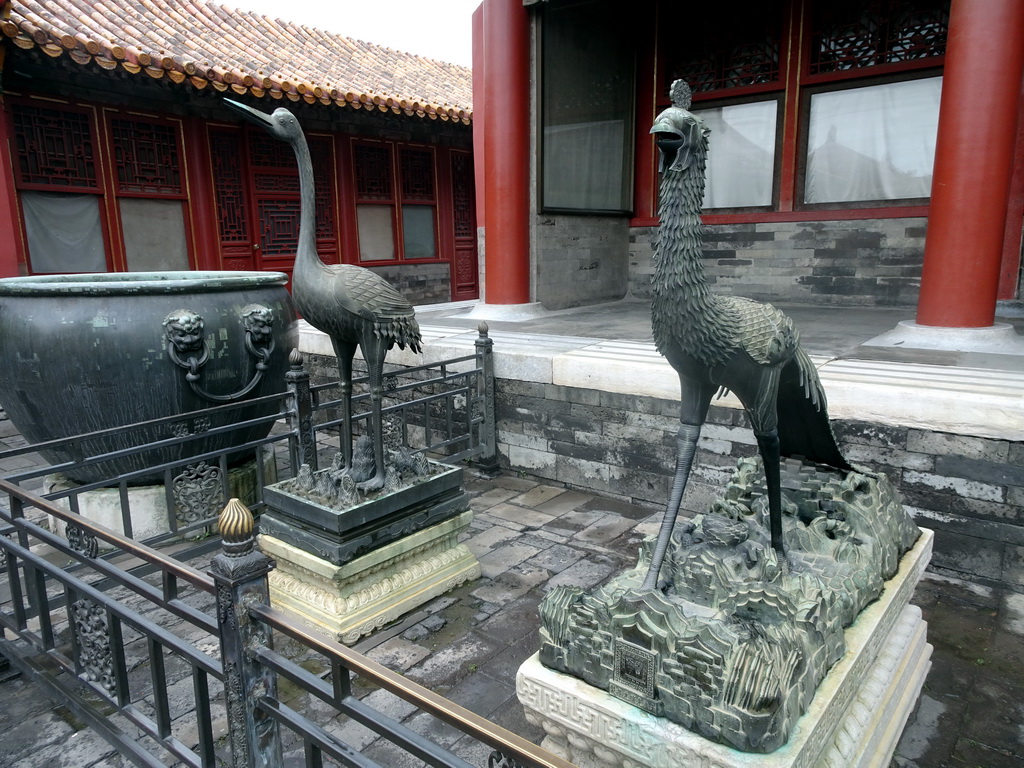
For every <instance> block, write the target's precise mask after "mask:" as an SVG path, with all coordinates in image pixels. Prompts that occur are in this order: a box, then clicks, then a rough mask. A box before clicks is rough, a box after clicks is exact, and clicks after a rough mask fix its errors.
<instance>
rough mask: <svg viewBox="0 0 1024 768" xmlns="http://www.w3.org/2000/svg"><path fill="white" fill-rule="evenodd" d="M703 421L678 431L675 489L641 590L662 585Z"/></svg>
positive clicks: (647, 590) (684, 426)
mask: <svg viewBox="0 0 1024 768" xmlns="http://www.w3.org/2000/svg"><path fill="white" fill-rule="evenodd" d="M700 428H701V425H700V424H680V425H679V432H678V433H677V434H676V472H675V476H674V477H673V479H672V491H671V493H670V494H669V499H668V507H666V509H665V517H663V518H662V520H661V529H660V530H659V531H658V538H657V539H656V540H655V542H654V552H653V553H652V554H651V567H650V569H649V570H648V571H647V578H645V579H644V583H643V586H642V587H641V589H642V590H643V591H645V592H649V591H653V590H655V589H657V587H658V574H659V573H660V572H661V564H662V562H664V560H665V553H666V552H667V551H668V543H669V541H670V540H671V538H672V529H673V528H675V524H676V516H677V515H678V514H679V505H680V504H681V503H682V501H683V492H684V491H685V490H686V482H687V480H688V479H689V477H690V467H692V466H693V457H694V455H696V453H697V440H698V439H699V438H700Z"/></svg>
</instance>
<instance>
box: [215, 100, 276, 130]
mask: <svg viewBox="0 0 1024 768" xmlns="http://www.w3.org/2000/svg"><path fill="white" fill-rule="evenodd" d="M224 103H225V104H227V105H228V106H229V107H231V108H232V109H233V110H235V111H236V112H238V113H239V114H241V115H242V116H243V117H246V118H248V119H249V120H252V121H253V122H254V123H256V124H257V125H260V126H262V127H263V128H265V129H266V128H268V127H269V126H270V125H272V122H271V120H270V115H268V114H266V113H265V112H260V111H259V110H258V109H253V108H252V107H249V106H246V105H245V104H242V103H241V102H239V101H235V100H233V99H224Z"/></svg>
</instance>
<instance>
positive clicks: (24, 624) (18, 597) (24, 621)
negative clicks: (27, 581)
mask: <svg viewBox="0 0 1024 768" xmlns="http://www.w3.org/2000/svg"><path fill="white" fill-rule="evenodd" d="M6 540H7V541H10V543H11V544H12V545H13V544H14V541H13V540H10V539H6ZM2 546H3V550H4V553H5V554H6V555H7V589H8V590H9V591H10V593H11V610H12V611H13V612H14V626H15V627H17V632H18V633H19V634H20V633H21V631H22V630H27V629H28V615H27V613H26V611H25V594H24V592H23V591H22V589H21V570H20V569H19V566H18V559H17V558H15V557H11V552H10V548H9V547H8V546H7V545H2ZM0 616H6V614H0ZM11 629H14V627H11Z"/></svg>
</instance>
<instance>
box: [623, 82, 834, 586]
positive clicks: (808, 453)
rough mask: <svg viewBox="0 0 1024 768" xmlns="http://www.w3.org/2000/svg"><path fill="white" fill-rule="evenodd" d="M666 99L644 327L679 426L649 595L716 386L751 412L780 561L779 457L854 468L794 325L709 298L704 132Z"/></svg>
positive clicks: (765, 307)
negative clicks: (674, 383) (668, 382)
mask: <svg viewBox="0 0 1024 768" xmlns="http://www.w3.org/2000/svg"><path fill="white" fill-rule="evenodd" d="M671 96H672V106H671V107H669V108H668V109H666V110H665V111H664V112H662V113H661V114H660V115H659V116H658V117H657V119H656V120H655V123H654V126H653V127H652V128H651V133H652V134H654V136H655V143H656V144H657V147H658V150H659V154H660V172H661V174H662V179H661V199H660V205H659V214H660V216H661V227H660V237H659V242H658V247H657V252H656V255H655V259H656V264H655V273H654V278H653V288H654V299H653V301H652V305H651V326H652V329H653V331H654V341H655V343H656V345H657V347H658V351H659V352H661V354H663V355H664V356H665V357H666V359H667V360H668V361H669V363H670V364H671V365H672V367H673V368H674V369H675V370H676V372H677V373H678V374H679V385H680V391H681V398H680V413H679V419H680V426H679V433H678V436H677V455H676V469H675V476H674V478H673V482H672V490H671V492H670V494H669V502H668V508H667V509H666V512H665V518H664V520H663V521H662V524H661V529H660V531H659V533H658V538H657V540H656V541H655V545H654V550H653V553H652V557H651V565H650V569H649V570H648V572H647V576H646V578H645V579H644V583H643V589H644V590H647V591H650V590H654V589H656V588H657V587H658V575H659V572H660V570H661V565H662V562H663V561H664V558H665V553H666V551H667V549H668V545H669V540H670V539H671V536H672V529H673V527H674V525H675V521H676V516H677V514H678V512H679V504H680V502H681V501H682V497H683V492H684V491H685V490H686V483H687V479H688V477H689V474H690V467H691V465H692V463H693V457H694V454H695V453H696V451H697V440H698V438H699V437H700V431H701V426H702V425H703V424H704V420H705V419H706V418H707V413H708V407H709V406H710V404H711V399H712V398H713V397H714V395H715V393H716V392H718V391H719V390H730V391H732V392H733V393H735V395H736V396H737V397H738V398H739V400H740V402H741V403H743V407H744V408H745V409H746V411H747V413H748V414H749V416H750V421H751V423H752V426H753V429H754V435H755V437H756V438H757V447H758V451H759V452H760V454H761V459H762V462H763V464H764V472H765V481H766V486H767V490H768V509H769V520H770V530H771V544H772V548H773V549H774V550H775V551H776V552H777V553H778V555H779V557H780V558H781V557H785V551H784V547H783V537H782V502H781V490H780V487H779V460H780V455H781V456H803V457H804V458H806V459H808V460H809V461H812V462H815V463H818V464H826V465H829V466H831V467H835V468H837V469H840V470H844V471H846V470H849V469H852V467H851V466H850V465H849V464H848V463H847V461H846V459H845V458H843V455H842V452H841V451H840V449H839V447H838V445H837V444H836V440H835V436H834V435H833V433H832V429H831V427H830V425H829V421H828V414H827V412H826V409H825V392H824V391H823V390H822V387H821V383H820V381H819V380H818V374H817V371H816V370H815V368H814V364H813V363H812V362H811V360H810V358H808V357H807V354H806V353H805V352H804V351H803V349H801V347H800V345H799V337H798V334H797V332H796V330H795V329H794V327H793V321H792V320H790V319H789V318H788V317H786V316H785V315H784V314H783V313H782V312H780V311H779V310H778V309H776V308H775V307H773V306H772V305H770V304H763V303H760V302H755V301H751V300H749V299H743V298H739V297H736V296H722V295H716V294H713V293H712V292H711V290H710V289H709V287H708V283H707V279H706V277H705V275H704V267H703V265H702V264H701V250H702V246H703V232H702V224H701V220H700V216H699V214H700V209H701V203H702V200H703V197H704V181H705V179H704V171H705V165H706V161H707V151H708V135H709V134H710V131H709V130H708V128H707V127H706V125H705V124H704V121H703V120H701V118H700V117H698V116H697V115H694V114H693V113H692V112H690V111H689V108H690V88H689V86H688V85H687V84H686V83H685V82H684V81H682V80H677V81H676V82H675V83H673V84H672V90H671Z"/></svg>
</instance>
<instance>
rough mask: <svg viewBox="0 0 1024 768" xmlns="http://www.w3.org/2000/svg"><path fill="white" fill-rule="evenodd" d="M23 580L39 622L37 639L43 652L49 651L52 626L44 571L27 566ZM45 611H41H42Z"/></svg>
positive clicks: (51, 642) (51, 646)
mask: <svg viewBox="0 0 1024 768" xmlns="http://www.w3.org/2000/svg"><path fill="white" fill-rule="evenodd" d="M25 571H26V573H25V578H26V579H27V580H28V583H29V595H30V601H31V595H34V596H35V601H36V605H35V607H36V611H37V613H36V619H37V620H38V621H39V637H40V639H41V640H42V643H43V649H44V650H47V651H48V650H50V649H51V648H53V647H54V645H53V624H52V622H51V621H50V611H51V610H52V609H51V608H50V598H49V595H47V594H46V570H45V569H43V568H38V567H35V566H32V565H29V566H28V567H27V568H26V569H25ZM44 608H45V609H46V610H43V609H44Z"/></svg>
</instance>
